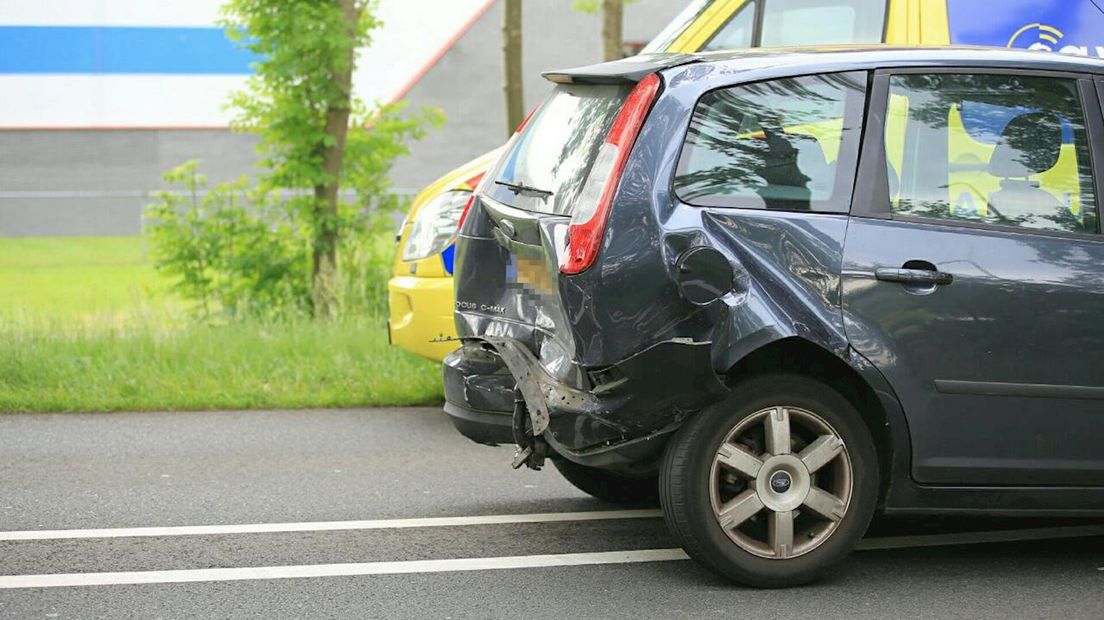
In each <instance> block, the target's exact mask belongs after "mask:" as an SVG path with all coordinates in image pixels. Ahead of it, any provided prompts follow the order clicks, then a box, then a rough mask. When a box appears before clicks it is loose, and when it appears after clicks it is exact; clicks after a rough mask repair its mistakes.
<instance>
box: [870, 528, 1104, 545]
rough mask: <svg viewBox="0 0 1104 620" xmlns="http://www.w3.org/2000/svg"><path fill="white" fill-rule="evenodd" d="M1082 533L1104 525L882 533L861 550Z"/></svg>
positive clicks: (1101, 532) (1101, 531)
mask: <svg viewBox="0 0 1104 620" xmlns="http://www.w3.org/2000/svg"><path fill="white" fill-rule="evenodd" d="M1082 536H1104V525H1071V526H1063V527H1039V528H1031V529H1021V530H1003V531H1001V530H996V531H983V532H956V533H952V534H919V535H916V536H882V537H878V538H864V539H863V540H862V541H860V542H859V546H858V549H859V550H862V551H876V550H879V549H907V548H909V547H946V546H950V545H976V544H983V543H995V542H1017V541H1027V540H1050V539H1056V538H1080V537H1082Z"/></svg>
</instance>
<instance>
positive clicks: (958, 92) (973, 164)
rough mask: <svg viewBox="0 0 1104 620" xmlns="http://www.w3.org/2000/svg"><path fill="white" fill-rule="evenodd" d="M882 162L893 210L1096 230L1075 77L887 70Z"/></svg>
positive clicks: (1068, 229) (1093, 194) (1026, 225)
mask: <svg viewBox="0 0 1104 620" xmlns="http://www.w3.org/2000/svg"><path fill="white" fill-rule="evenodd" d="M889 92H890V101H889V109H888V113H887V115H886V160H887V173H888V177H889V186H890V187H889V191H890V201H891V209H892V211H893V212H894V213H899V214H902V215H911V216H919V217H927V218H939V219H950V220H960V221H970V222H975V223H982V224H993V225H1003V226H1016V227H1021V228H1031V229H1038V230H1050V231H1061V232H1079V233H1093V232H1096V231H1097V221H1096V220H1097V214H1096V190H1095V188H1094V187H1093V180H1092V172H1091V162H1090V159H1089V139H1088V133H1087V130H1086V127H1085V117H1084V113H1083V110H1082V105H1081V98H1080V95H1079V91H1078V84H1077V81H1076V80H1074V79H1068V78H1057V77H1040V76H1018V75H1008V74H1000V75H984V74H909V75H895V76H892V77H891V78H890V88H889Z"/></svg>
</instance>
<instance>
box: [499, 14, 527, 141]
mask: <svg viewBox="0 0 1104 620" xmlns="http://www.w3.org/2000/svg"><path fill="white" fill-rule="evenodd" d="M502 59H503V63H502V64H503V65H504V66H505V68H506V72H505V76H504V78H505V79H504V80H503V82H502V89H503V91H504V92H505V93H506V135H507V136H509V135H511V134H513V133H514V129H516V128H517V126H518V125H520V124H521V121H522V119H524V118H525V98H524V97H525V96H524V94H523V93H522V89H521V84H522V82H521V0H505V8H504V11H503V19H502Z"/></svg>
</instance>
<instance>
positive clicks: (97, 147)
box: [0, 0, 683, 236]
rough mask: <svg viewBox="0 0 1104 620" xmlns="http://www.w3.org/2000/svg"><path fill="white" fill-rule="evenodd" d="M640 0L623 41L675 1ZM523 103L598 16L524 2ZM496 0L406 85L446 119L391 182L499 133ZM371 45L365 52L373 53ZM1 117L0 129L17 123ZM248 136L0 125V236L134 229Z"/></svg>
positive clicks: (666, 16) (227, 159) (409, 182)
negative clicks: (186, 173) (198, 167)
mask: <svg viewBox="0 0 1104 620" xmlns="http://www.w3.org/2000/svg"><path fill="white" fill-rule="evenodd" d="M682 4H683V3H682V2H680V1H678V0H640V1H639V2H638V3H635V4H632V5H630V6H628V7H627V8H626V13H625V39H626V40H627V41H634V40H635V41H646V40H647V39H649V38H651V37H652V36H653V35H654V34H655V33H656V32H658V31H659V29H660V28H662V26H663V25H664V24H665V23H666V22H667V21H668V20H670V19H671V18H672V17H673V16H674V15H675V13H676V12H677V11H678V10H679V8H681V5H682ZM523 19H524V24H523V33H524V39H523V41H524V49H523V63H524V68H525V80H526V82H525V96H526V105H527V106H532V105H535V104H536V103H537V102H539V100H540V99H541V98H542V97H543V95H544V93H545V92H547V90H548V85H547V83H545V82H544V80H543V79H541V78H540V77H539V73H540V71H543V70H548V69H555V68H562V67H565V66H573V65H580V64H588V63H592V62H597V61H598V60H599V59H600V56H601V45H600V39H599V37H600V18H599V17H598V16H592V15H586V14H582V13H578V12H576V11H573V10H572V9H571V0H525V2H524V3H523ZM501 21H502V8H501V2H496V3H495V4H494V5H493V6H492V7H491V8H490V10H489V11H488V12H487V13H486V14H484V15H483V16H482V17H481V18H480V19H479V20H478V21H477V22H476V23H475V24H474V25H473V27H472V28H471V30H470V31H468V33H467V34H466V35H464V36H463V37H462V38H461V39H460V40H459V41H458V42H457V43H456V44H455V45H454V46H453V47H452V48H451V49H450V50H449V51H448V52H447V53H446V54H445V55H444V56H443V57H442V58H441V59H440V60H439V61H438V62H437V63H436V64H435V65H434V66H433V68H432V69H430V71H429V72H428V73H426V74H425V76H424V77H422V79H421V80H420V81H418V82H417V83H416V84H415V85H414V87H413V88H412V89H411V90H410V91H409V93H408V94H407V99H408V100H409V101H410V104H411V106H412V109H416V108H419V107H422V106H435V107H439V108H441V109H442V110H443V111H444V112H445V114H446V116H447V117H448V121H447V123H446V125H445V126H444V127H443V128H442V129H440V130H437V131H434V132H433V133H431V134H430V135H429V136H428V137H427V138H426V139H424V140H423V141H421V142H419V143H416V144H414V145H412V147H411V151H412V152H411V155H410V156H409V157H406V158H404V159H402V160H401V161H399V162H398V164H397V165H396V167H395V170H394V174H393V179H394V182H395V186H396V190H397V191H400V192H403V193H410V192H413V191H416V190H417V189H418V188H420V187H422V186H424V185H425V184H426V183H428V182H430V181H432V180H433V179H434V178H436V177H437V176H439V175H441V174H443V173H444V172H447V171H448V170H450V169H451V168H453V167H454V166H456V165H458V164H460V163H463V162H464V161H466V160H468V159H470V158H471V157H473V156H476V155H479V154H481V153H483V152H486V151H488V150H490V149H492V148H494V147H496V146H498V145H499V144H501V143H502V141H504V139H505V138H506V135H507V128H506V123H505V105H504V102H503V95H502V86H501V84H502V58H501V54H502V51H501ZM372 51H373V50H372V49H371V48H369V50H367V51H366V52H365V53H366V54H371V53H372ZM14 124H18V123H14V122H12V119H0V126H2V125H8V126H11V125H14ZM255 144H256V139H255V138H253V137H251V136H247V135H240V134H235V133H232V132H230V131H229V130H225V129H211V128H190V129H179V128H178V129H126V128H113V129H85V128H79V129H8V130H3V131H0V236H27V235H113V234H120V235H131V234H137V233H138V232H140V230H141V211H142V207H143V205H144V204H145V203H146V202H148V194H149V192H150V191H152V190H156V189H159V188H162V187H163V186H164V184H163V183H162V181H161V179H160V177H161V174H162V173H163V172H164V171H166V170H168V169H169V168H171V167H173V166H176V165H178V164H180V163H183V162H184V161H187V160H189V159H200V160H201V161H202V162H203V165H202V169H203V171H204V172H205V173H206V174H207V175H208V176H209V177H210V178H211V181H212V183H217V182H219V181H224V180H229V179H232V178H235V177H237V176H239V175H241V174H246V173H248V172H249V171H250V169H251V166H252V163H253V160H254V154H253V149H254V146H255Z"/></svg>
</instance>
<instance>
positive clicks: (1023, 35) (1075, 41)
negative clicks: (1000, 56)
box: [947, 0, 1104, 58]
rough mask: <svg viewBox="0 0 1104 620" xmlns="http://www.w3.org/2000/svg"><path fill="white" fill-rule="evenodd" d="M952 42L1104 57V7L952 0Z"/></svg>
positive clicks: (1082, 1) (1083, 0) (1050, 0)
mask: <svg viewBox="0 0 1104 620" xmlns="http://www.w3.org/2000/svg"><path fill="white" fill-rule="evenodd" d="M947 17H948V18H949V21H950V26H951V43H955V44H963V45H994V46H998V47H1020V48H1026V49H1033V50H1044V51H1050V52H1061V53H1063V54H1074V55H1077V56H1092V57H1096V58H1104V11H1101V9H1100V8H1099V7H1098V6H1097V4H1096V3H1095V2H1094V1H1093V0H1000V1H999V2H980V1H979V0H947Z"/></svg>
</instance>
